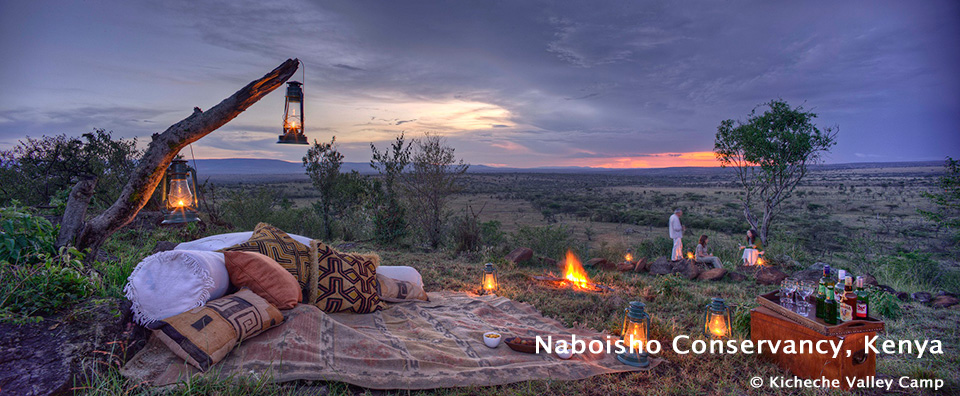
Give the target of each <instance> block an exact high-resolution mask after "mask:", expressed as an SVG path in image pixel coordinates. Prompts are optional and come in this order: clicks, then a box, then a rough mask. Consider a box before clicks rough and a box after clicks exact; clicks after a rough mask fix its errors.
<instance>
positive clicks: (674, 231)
mask: <svg viewBox="0 0 960 396" xmlns="http://www.w3.org/2000/svg"><path fill="white" fill-rule="evenodd" d="M680 216H683V211H682V210H680V209H676V210H674V211H673V214H672V215H670V221H669V225H668V227H669V228H670V239H673V253H672V254H671V255H670V260H673V261H677V260H680V259H682V258H683V230H684V229H686V227H684V226H683V224H681V223H680Z"/></svg>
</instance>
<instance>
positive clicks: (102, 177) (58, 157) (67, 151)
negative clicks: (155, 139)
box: [0, 129, 142, 208]
mask: <svg viewBox="0 0 960 396" xmlns="http://www.w3.org/2000/svg"><path fill="white" fill-rule="evenodd" d="M136 144H137V140H136V139H118V140H114V139H113V137H112V136H111V132H106V131H104V130H103V129H97V130H94V131H93V132H91V133H86V134H84V135H83V136H81V137H79V138H78V137H68V136H67V135H57V136H43V137H41V138H39V139H32V138H29V137H28V138H26V140H21V141H20V142H19V144H17V146H15V147H14V148H12V149H10V150H6V151H0V203H2V204H8V203H9V202H10V201H11V200H14V199H16V200H18V201H20V202H22V203H23V204H25V205H30V206H37V205H46V204H47V203H49V202H50V201H51V199H56V198H63V197H60V196H59V195H65V191H67V190H69V189H70V188H72V187H73V185H74V184H75V183H76V182H77V181H79V180H80V179H84V178H97V188H96V190H95V192H94V195H93V199H92V204H93V205H94V207H98V208H105V207H107V206H109V205H110V204H111V203H113V201H114V200H116V199H117V197H118V196H119V193H120V190H121V188H122V187H123V185H124V184H125V183H126V182H127V179H129V177H130V174H131V172H132V171H133V168H134V167H135V166H136V161H137V160H138V159H139V158H140V156H141V155H142V152H141V151H140V150H137V148H136Z"/></svg>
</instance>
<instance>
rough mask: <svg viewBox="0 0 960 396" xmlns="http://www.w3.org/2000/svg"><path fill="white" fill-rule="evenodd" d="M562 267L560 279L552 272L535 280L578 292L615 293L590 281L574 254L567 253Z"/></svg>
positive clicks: (536, 277)
mask: <svg viewBox="0 0 960 396" xmlns="http://www.w3.org/2000/svg"><path fill="white" fill-rule="evenodd" d="M561 265H562V266H563V275H562V276H560V277H558V276H556V275H554V274H553V272H550V273H549V274H548V275H546V276H535V277H533V278H534V279H536V280H539V281H543V282H547V283H550V284H552V285H553V286H555V287H558V288H567V287H569V288H571V289H573V290H576V291H586V292H599V293H605V292H608V291H613V289H612V288H610V287H608V286H604V285H601V284H599V283H594V282H593V281H592V280H590V276H589V275H587V271H586V270H584V269H583V264H581V263H580V259H579V258H577V255H575V254H573V252H571V251H569V250H568V251H567V255H566V258H565V259H564V260H563V262H562V263H561Z"/></svg>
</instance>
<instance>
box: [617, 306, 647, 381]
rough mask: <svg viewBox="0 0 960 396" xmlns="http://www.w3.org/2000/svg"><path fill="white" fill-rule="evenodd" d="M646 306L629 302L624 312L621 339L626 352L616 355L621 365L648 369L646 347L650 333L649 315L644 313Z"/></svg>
mask: <svg viewBox="0 0 960 396" xmlns="http://www.w3.org/2000/svg"><path fill="white" fill-rule="evenodd" d="M644 307H646V305H645V304H644V303H642V302H640V301H631V302H630V306H629V307H628V308H627V309H625V310H624V313H625V315H624V318H623V331H622V332H621V337H623V342H624V343H625V344H626V345H625V346H626V347H627V351H626V352H624V353H621V354H618V355H617V360H619V361H620V362H621V363H623V364H626V365H629V366H634V367H649V366H650V360H649V359H648V358H647V356H648V354H647V351H646V345H647V340H648V339H649V338H648V336H647V335H648V334H649V331H650V315H647V313H646V312H645V311H644Z"/></svg>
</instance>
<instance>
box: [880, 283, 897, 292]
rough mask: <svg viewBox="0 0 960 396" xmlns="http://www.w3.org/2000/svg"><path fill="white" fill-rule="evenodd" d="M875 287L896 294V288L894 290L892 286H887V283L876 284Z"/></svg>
mask: <svg viewBox="0 0 960 396" xmlns="http://www.w3.org/2000/svg"><path fill="white" fill-rule="evenodd" d="M877 289H880V290H883V291H885V292H887V293H890V294H897V290H896V289H894V288H892V287H890V286H887V285H877Z"/></svg>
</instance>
